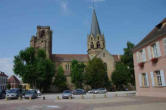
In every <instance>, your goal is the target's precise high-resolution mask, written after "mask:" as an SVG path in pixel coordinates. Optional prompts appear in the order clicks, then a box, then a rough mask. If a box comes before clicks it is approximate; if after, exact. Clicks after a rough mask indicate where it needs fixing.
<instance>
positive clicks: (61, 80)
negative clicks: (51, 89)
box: [54, 66, 67, 92]
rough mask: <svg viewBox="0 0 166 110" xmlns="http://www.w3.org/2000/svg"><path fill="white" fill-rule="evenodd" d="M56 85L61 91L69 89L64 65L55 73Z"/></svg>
mask: <svg viewBox="0 0 166 110" xmlns="http://www.w3.org/2000/svg"><path fill="white" fill-rule="evenodd" d="M54 85H55V87H56V88H57V89H58V91H59V92H62V91H63V90H65V89H67V85H66V77H65V75H64V70H63V68H62V66H59V67H58V69H57V73H56V75H55V80H54Z"/></svg>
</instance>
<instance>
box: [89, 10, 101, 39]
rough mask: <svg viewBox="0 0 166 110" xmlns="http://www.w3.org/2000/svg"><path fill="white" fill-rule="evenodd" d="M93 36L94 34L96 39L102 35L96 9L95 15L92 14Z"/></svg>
mask: <svg viewBox="0 0 166 110" xmlns="http://www.w3.org/2000/svg"><path fill="white" fill-rule="evenodd" d="M91 34H93V35H94V36H95V37H96V36H97V34H99V35H101V32H100V27H99V23H98V20H97V16H96V12H95V9H93V14H92V25H91Z"/></svg>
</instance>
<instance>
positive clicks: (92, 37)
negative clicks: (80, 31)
mask: <svg viewBox="0 0 166 110" xmlns="http://www.w3.org/2000/svg"><path fill="white" fill-rule="evenodd" d="M87 45H88V50H87V51H88V55H89V57H90V59H92V58H94V57H95V56H96V55H98V54H99V53H100V52H101V51H102V50H103V49H104V48H105V39H104V35H103V34H101V31H100V27H99V23H98V20H97V16H96V12H95V9H93V14H92V24H91V32H90V34H89V35H88V41H87Z"/></svg>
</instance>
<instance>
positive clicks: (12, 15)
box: [0, 0, 166, 75]
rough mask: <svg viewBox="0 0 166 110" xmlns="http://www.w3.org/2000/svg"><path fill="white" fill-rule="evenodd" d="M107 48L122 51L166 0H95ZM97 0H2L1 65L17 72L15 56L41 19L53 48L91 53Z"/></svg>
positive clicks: (151, 23) (155, 17) (162, 15)
mask: <svg viewBox="0 0 166 110" xmlns="http://www.w3.org/2000/svg"><path fill="white" fill-rule="evenodd" d="M94 2H95V9H96V13H97V17H98V20H99V25H100V28H101V31H102V33H104V35H105V40H106V48H107V50H108V51H109V52H110V53H112V54H122V53H123V48H125V47H126V42H127V41H131V42H133V43H134V44H137V43H138V42H139V41H140V40H141V39H142V38H143V37H144V36H145V35H147V34H148V33H149V32H150V31H151V29H152V28H153V27H154V26H155V25H156V24H158V23H159V22H160V21H161V20H162V19H163V18H165V17H166V15H165V11H166V7H165V6H166V0H94ZM91 16H92V0H0V71H4V72H6V73H7V74H8V75H11V74H13V72H12V66H13V63H12V60H13V57H14V56H15V55H17V54H18V52H19V51H20V50H21V49H25V48H26V47H28V46H29V41H30V38H31V36H32V35H35V34H36V26H37V25H49V26H51V29H52V30H53V53H57V54H59V53H61V54H65V53H67V54H80V53H82V54H86V53H87V52H86V50H87V35H88V33H90V25H91Z"/></svg>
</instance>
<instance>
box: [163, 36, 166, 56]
mask: <svg viewBox="0 0 166 110" xmlns="http://www.w3.org/2000/svg"><path fill="white" fill-rule="evenodd" d="M163 44H164V52H165V55H166V38H164V39H163Z"/></svg>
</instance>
